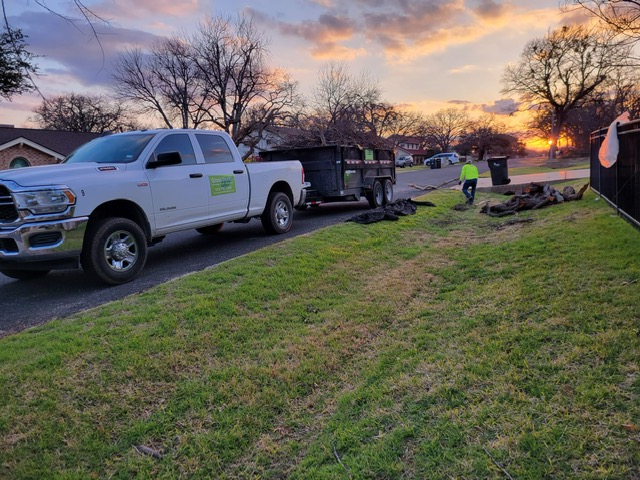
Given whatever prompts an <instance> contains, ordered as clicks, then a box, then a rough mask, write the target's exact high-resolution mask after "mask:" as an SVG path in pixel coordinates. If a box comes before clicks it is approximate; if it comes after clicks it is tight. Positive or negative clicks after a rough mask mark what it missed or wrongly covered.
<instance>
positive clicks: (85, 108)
mask: <svg viewBox="0 0 640 480" xmlns="http://www.w3.org/2000/svg"><path fill="white" fill-rule="evenodd" d="M35 114H36V115H35V117H34V118H33V119H31V120H32V121H34V122H35V123H36V124H37V125H38V126H39V127H40V128H43V129H46V130H63V131H69V132H95V133H103V132H107V131H125V130H133V129H135V128H136V127H137V125H136V124H135V122H134V121H132V120H131V119H130V118H129V117H128V115H127V113H126V110H125V109H124V108H123V106H122V105H119V104H117V103H113V102H109V101H107V100H106V99H105V98H104V97H101V96H90V95H82V94H77V93H70V94H67V95H61V96H58V97H54V98H51V99H45V100H43V102H42V103H41V104H40V105H39V106H38V107H37V108H36V109H35Z"/></svg>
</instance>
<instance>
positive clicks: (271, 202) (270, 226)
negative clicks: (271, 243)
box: [260, 192, 293, 234]
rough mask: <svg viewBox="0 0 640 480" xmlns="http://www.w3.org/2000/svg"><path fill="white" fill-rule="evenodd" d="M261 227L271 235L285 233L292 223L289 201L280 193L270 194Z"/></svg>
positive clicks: (291, 209) (291, 210)
mask: <svg viewBox="0 0 640 480" xmlns="http://www.w3.org/2000/svg"><path fill="white" fill-rule="evenodd" d="M260 220H261V221H262V227H263V228H264V229H265V230H266V231H267V232H268V233H272V234H279V233H287V232H288V231H289V230H291V224H292V223H293V208H292V207H291V200H289V197H287V196H286V195H285V194H284V193H282V192H271V193H270V194H269V198H268V199H267V206H266V207H265V209H264V213H263V214H262V217H260Z"/></svg>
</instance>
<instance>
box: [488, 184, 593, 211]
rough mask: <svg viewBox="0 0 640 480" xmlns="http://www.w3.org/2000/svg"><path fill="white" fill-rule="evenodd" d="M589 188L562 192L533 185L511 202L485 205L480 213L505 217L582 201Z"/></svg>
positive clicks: (521, 191) (549, 186)
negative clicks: (523, 211)
mask: <svg viewBox="0 0 640 480" xmlns="http://www.w3.org/2000/svg"><path fill="white" fill-rule="evenodd" d="M588 187H589V184H588V183H587V184H586V185H584V186H583V187H582V188H581V189H580V190H579V191H578V192H576V191H575V189H574V188H573V187H571V186H567V187H564V188H563V189H562V191H561V192H560V191H558V190H556V189H555V188H554V187H553V186H552V185H549V184H546V185H543V184H541V183H531V184H530V185H527V186H525V187H523V188H522V190H520V191H518V192H516V194H515V195H513V196H512V197H511V198H510V199H509V200H507V201H506V202H503V203H500V204H498V205H485V206H484V207H482V209H481V210H480V213H486V214H487V215H489V216H490V217H505V216H507V215H513V214H515V213H517V212H520V211H522V210H536V209H538V208H543V207H546V206H548V205H555V204H557V203H562V202H569V201H572V200H580V199H581V198H582V195H583V194H584V192H585V191H586V190H587V188H588Z"/></svg>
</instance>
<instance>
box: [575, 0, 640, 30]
mask: <svg viewBox="0 0 640 480" xmlns="http://www.w3.org/2000/svg"><path fill="white" fill-rule="evenodd" d="M573 7H580V8H582V9H584V10H586V11H588V12H589V13H590V14H591V15H593V16H595V17H597V18H599V19H600V20H602V21H603V22H604V23H605V24H606V25H608V26H609V27H610V28H611V29H613V30H614V31H615V32H617V33H621V34H624V35H627V36H629V37H632V38H634V39H640V1H638V0H564V4H563V9H564V10H565V11H569V10H571V9H572V8H573Z"/></svg>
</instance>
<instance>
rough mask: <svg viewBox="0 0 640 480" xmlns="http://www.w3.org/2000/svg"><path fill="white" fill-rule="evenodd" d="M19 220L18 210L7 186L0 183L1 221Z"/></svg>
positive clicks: (11, 221)
mask: <svg viewBox="0 0 640 480" xmlns="http://www.w3.org/2000/svg"><path fill="white" fill-rule="evenodd" d="M16 220H18V210H17V209H16V206H15V205H14V203H13V198H12V197H11V194H10V193H9V190H7V187H5V186H4V185H0V223H13V222H15V221H16Z"/></svg>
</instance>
